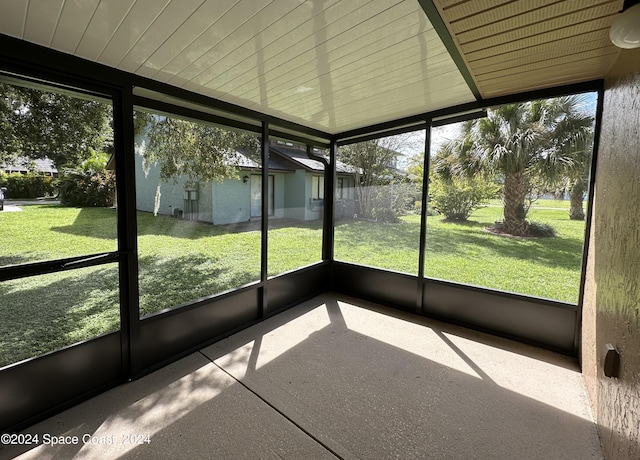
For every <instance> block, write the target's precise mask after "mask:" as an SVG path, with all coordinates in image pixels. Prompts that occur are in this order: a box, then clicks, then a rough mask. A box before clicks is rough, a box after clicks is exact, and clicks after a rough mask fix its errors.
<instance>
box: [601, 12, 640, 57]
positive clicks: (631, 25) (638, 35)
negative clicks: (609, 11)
mask: <svg viewBox="0 0 640 460" xmlns="http://www.w3.org/2000/svg"><path fill="white" fill-rule="evenodd" d="M609 38H611V41H612V42H613V44H614V45H616V46H617V47H618V48H627V49H629V48H640V0H624V4H623V6H622V11H620V15H619V16H618V19H616V21H615V22H614V23H613V24H612V25H611V30H610V31H609Z"/></svg>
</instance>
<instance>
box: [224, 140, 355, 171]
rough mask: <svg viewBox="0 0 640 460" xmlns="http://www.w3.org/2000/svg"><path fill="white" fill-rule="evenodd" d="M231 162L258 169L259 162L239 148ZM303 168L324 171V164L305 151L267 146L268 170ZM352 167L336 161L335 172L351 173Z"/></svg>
mask: <svg viewBox="0 0 640 460" xmlns="http://www.w3.org/2000/svg"><path fill="white" fill-rule="evenodd" d="M232 162H233V164H234V165H235V166H237V167H239V168H241V169H260V164H258V163H257V162H256V161H254V160H252V159H251V158H249V156H248V155H247V153H246V152H245V151H244V150H242V149H239V150H238V151H237V152H236V156H235V157H234V159H233V160H232ZM299 169H304V170H306V171H308V172H318V173H321V172H324V165H323V164H322V163H321V162H320V161H318V160H312V159H311V158H309V157H308V156H307V153H306V151H304V150H300V149H295V148H287V147H281V146H273V145H270V146H269V170H270V171H281V172H293V171H297V170H299ZM353 171H354V169H353V168H352V167H350V166H348V165H345V164H344V163H342V162H340V161H338V162H337V164H336V172H337V173H338V174H352V173H353Z"/></svg>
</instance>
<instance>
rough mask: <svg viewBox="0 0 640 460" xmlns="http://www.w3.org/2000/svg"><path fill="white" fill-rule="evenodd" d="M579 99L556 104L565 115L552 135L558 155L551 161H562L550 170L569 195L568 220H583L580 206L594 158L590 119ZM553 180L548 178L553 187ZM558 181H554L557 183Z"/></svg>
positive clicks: (552, 157) (591, 119)
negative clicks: (582, 108) (558, 173)
mask: <svg viewBox="0 0 640 460" xmlns="http://www.w3.org/2000/svg"><path fill="white" fill-rule="evenodd" d="M582 102H583V101H582V100H581V98H578V97H573V98H561V99H558V100H557V101H556V103H557V104H560V105H561V106H560V110H561V112H562V113H564V114H565V116H564V117H562V119H561V120H560V121H559V122H558V124H557V125H556V126H555V129H554V131H553V134H554V137H553V139H552V144H553V148H554V149H555V150H557V151H559V153H558V154H556V155H554V156H550V157H549V158H550V159H561V161H562V164H560V165H559V167H552V168H550V170H551V171H552V172H556V173H557V172H558V171H559V172H560V177H559V178H556V179H559V181H560V182H561V183H562V184H563V185H564V187H565V189H567V190H568V191H569V200H570V208H569V218H570V219H572V220H584V218H585V215H584V209H583V207H582V202H583V199H584V194H585V193H586V192H587V188H588V186H589V173H590V169H591V159H592V156H593V136H594V129H593V118H592V117H591V116H589V115H588V114H585V113H583V112H582V111H581V110H580V106H581V105H582ZM553 179H554V177H553V176H552V177H551V182H552V183H553ZM557 181H558V180H556V182H557Z"/></svg>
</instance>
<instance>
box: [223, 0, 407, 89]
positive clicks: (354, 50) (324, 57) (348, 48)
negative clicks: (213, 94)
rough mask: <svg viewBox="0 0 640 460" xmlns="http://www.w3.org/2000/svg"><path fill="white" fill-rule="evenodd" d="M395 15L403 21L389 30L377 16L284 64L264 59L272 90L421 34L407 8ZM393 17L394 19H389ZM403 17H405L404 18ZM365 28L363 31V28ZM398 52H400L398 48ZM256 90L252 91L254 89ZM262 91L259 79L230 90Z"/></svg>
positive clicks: (356, 60)
mask: <svg viewBox="0 0 640 460" xmlns="http://www.w3.org/2000/svg"><path fill="white" fill-rule="evenodd" d="M393 10H394V15H395V14H398V15H402V16H400V20H398V19H396V20H393V21H392V22H391V24H392V25H393V27H392V28H390V29H389V30H392V32H390V33H386V30H385V29H384V26H385V23H379V22H378V20H379V18H380V16H377V17H376V16H374V17H373V18H372V19H371V21H370V23H369V22H368V23H361V24H359V25H358V26H355V27H353V28H351V29H349V30H348V31H346V32H344V33H342V34H339V35H337V36H334V37H332V38H330V39H327V40H326V41H325V42H324V43H323V44H322V46H321V47H320V46H314V47H311V48H310V49H309V50H308V51H306V52H305V53H303V54H299V55H295V56H294V57H292V58H290V59H289V60H288V61H287V62H285V63H283V64H281V65H273V64H272V65H270V64H269V62H268V61H267V62H265V68H267V69H272V70H271V71H269V70H267V71H266V72H265V75H268V82H269V85H270V89H271V88H273V89H274V90H275V89H276V88H279V87H282V86H283V85H285V86H286V87H289V86H294V87H295V86H299V85H303V86H306V83H307V82H308V80H304V79H301V77H302V76H303V75H307V78H308V73H309V69H310V68H312V69H313V71H314V73H315V77H318V76H321V75H326V74H327V73H333V72H335V71H337V70H338V69H340V68H342V67H343V66H345V65H348V64H354V63H358V62H359V61H362V60H366V59H367V57H369V56H372V55H374V54H377V53H378V52H384V51H385V50H387V49H388V48H390V47H392V46H394V45H397V44H399V43H400V44H401V43H402V42H404V41H406V40H408V39H410V38H413V37H415V35H416V34H417V33H418V31H417V28H416V27H414V26H416V25H417V23H418V19H417V15H415V14H407V12H406V11H402V10H401V11H395V10H396V8H394V9H393ZM389 19H391V18H389ZM402 19H404V20H402ZM363 28H364V30H362V29H363ZM396 51H400V50H399V49H396ZM252 90H253V91H252ZM257 91H259V88H258V79H254V80H253V81H252V82H250V83H249V85H245V86H243V87H241V88H234V89H230V90H229V92H231V93H232V94H237V95H239V96H240V97H245V98H247V99H253V98H254V97H255V95H256V93H257ZM273 96H275V93H272V91H271V90H270V91H269V97H270V98H272V97H273Z"/></svg>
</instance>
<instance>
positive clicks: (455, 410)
mask: <svg viewBox="0 0 640 460" xmlns="http://www.w3.org/2000/svg"><path fill="white" fill-rule="evenodd" d="M25 433H30V434H36V433H37V434H38V435H39V439H40V440H39V443H38V444H39V445H37V446H22V447H12V448H8V447H7V446H4V448H3V449H0V458H14V457H17V458H21V459H36V458H37V459H49V458H51V459H53V458H55V459H58V458H64V459H70V458H82V459H105V458H109V459H116V458H127V459H128V458H140V459H147V458H149V459H157V458H171V459H182V458H184V459H196V458H215V459H226V458H229V459H238V458H251V459H257V458H260V459H263V458H292V459H316V458H317V459H322V458H336V457H338V458H368V459H382V458H402V459H407V458H417V459H424V458H437V459H470V458H476V459H545V460H547V459H581V460H583V459H600V458H602V452H601V449H600V443H599V439H598V436H597V433H596V429H595V426H594V423H593V420H592V416H591V411H590V408H589V404H588V401H587V397H586V393H585V389H584V385H583V380H582V376H581V374H580V373H579V370H578V366H577V363H576V362H575V361H574V360H572V359H570V358H568V357H565V356H561V355H557V354H554V353H551V352H547V351H544V350H540V349H537V348H534V347H530V346H526V345H522V344H519V343H515V342H511V341H509V340H505V339H500V338H495V337H492V336H489V335H486V334H482V333H478V332H474V331H469V330H466V329H462V328H458V327H455V326H451V325H447V324H444V323H439V322H434V321H431V320H427V319H425V318H420V317H416V316H413V315H409V314H403V313H401V312H398V311H395V310H392V309H387V308H384V307H380V306H377V305H374V304H371V303H368V302H364V301H360V300H355V299H351V298H348V297H344V296H340V295H334V294H325V295H323V296H320V297H318V298H315V299H312V300H310V301H308V302H304V303H303V304H301V305H299V306H297V307H295V308H293V309H290V310H288V311H286V312H284V313H282V314H280V315H277V316H275V317H272V318H270V319H268V320H266V321H264V322H262V323H260V324H258V325H256V326H253V327H251V328H248V329H246V330H244V331H242V332H240V333H238V334H236V335H234V336H232V337H230V338H228V339H226V340H223V341H221V342H218V343H216V344H214V345H212V346H210V347H208V348H205V349H203V350H201V351H200V352H199V353H194V354H192V355H190V356H187V357H186V358H184V359H181V360H180V361H177V362H175V363H174V364H171V365H169V366H167V367H165V368H163V369H161V370H159V371H157V372H155V373H153V374H151V375H148V376H146V377H144V378H142V379H140V380H138V381H135V382H132V383H129V384H126V385H122V386H120V387H117V388H114V389H112V390H110V391H108V392H106V393H103V394H101V395H99V396H98V397H96V398H93V399H91V400H89V401H86V402H85V403H83V404H80V405H78V406H75V407H73V408H72V409H69V410H67V411H66V412H63V413H61V414H59V415H57V416H54V417H52V418H50V419H48V420H46V421H44V422H42V423H39V424H37V425H35V426H33V427H31V428H30V429H28V430H25ZM45 436H48V437H46V438H45ZM53 436H57V437H59V436H67V437H72V436H77V437H78V439H77V440H74V439H73V438H66V439H62V440H61V439H60V438H53ZM83 436H84V440H83ZM44 439H46V440H47V441H48V442H49V444H52V443H53V440H54V439H55V440H57V441H63V442H67V444H64V445H55V446H50V445H43V442H42V441H43V440H44ZM83 441H87V442H86V443H85V442H83Z"/></svg>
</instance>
